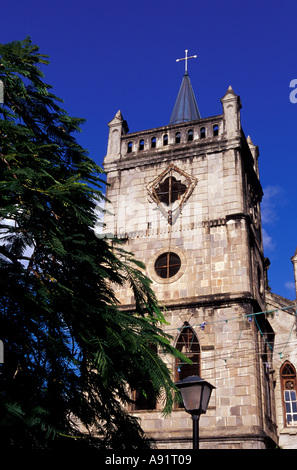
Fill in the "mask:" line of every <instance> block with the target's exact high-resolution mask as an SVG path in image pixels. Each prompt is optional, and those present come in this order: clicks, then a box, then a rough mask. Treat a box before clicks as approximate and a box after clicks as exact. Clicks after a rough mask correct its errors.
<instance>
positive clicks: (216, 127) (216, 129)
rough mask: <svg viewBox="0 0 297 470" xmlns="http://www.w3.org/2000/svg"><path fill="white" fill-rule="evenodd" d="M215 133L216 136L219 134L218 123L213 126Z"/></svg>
mask: <svg viewBox="0 0 297 470" xmlns="http://www.w3.org/2000/svg"><path fill="white" fill-rule="evenodd" d="M213 135H214V136H217V135H219V126H218V125H217V124H215V125H214V126H213Z"/></svg>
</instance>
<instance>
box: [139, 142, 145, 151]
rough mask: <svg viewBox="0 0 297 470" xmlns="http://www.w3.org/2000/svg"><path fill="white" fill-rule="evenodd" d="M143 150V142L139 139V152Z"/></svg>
mask: <svg viewBox="0 0 297 470" xmlns="http://www.w3.org/2000/svg"><path fill="white" fill-rule="evenodd" d="M143 149H144V140H143V139H141V140H140V141H139V150H143Z"/></svg>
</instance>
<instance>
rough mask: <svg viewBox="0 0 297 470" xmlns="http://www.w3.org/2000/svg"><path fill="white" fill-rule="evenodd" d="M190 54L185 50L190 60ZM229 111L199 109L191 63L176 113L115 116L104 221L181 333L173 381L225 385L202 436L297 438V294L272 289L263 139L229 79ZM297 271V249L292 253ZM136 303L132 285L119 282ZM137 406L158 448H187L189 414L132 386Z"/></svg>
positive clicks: (258, 444)
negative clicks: (138, 120) (133, 127)
mask: <svg viewBox="0 0 297 470" xmlns="http://www.w3.org/2000/svg"><path fill="white" fill-rule="evenodd" d="M186 63H187V61H186ZM221 104H222V114H220V115H218V116H210V117H201V116H200V112H199V109H198V106H197V102H196V99H195V95H194V92H193V89H192V86H191V82H190V78H189V75H188V73H187V68H186V71H185V74H184V76H183V78H182V83H181V86H180V90H179V92H178V96H177V99H176V102H175V106H174V108H173V112H172V115H171V118H170V122H169V124H168V125H165V126H164V127H158V128H153V129H146V130H143V131H137V132H132V133H130V132H129V129H128V125H127V122H126V121H125V120H124V119H123V117H122V114H121V112H120V111H119V112H118V113H117V114H116V116H115V117H114V119H113V120H112V121H111V122H109V124H108V125H109V138H108V149H107V155H106V156H105V158H104V169H105V171H106V172H107V182H108V184H109V186H107V194H106V196H107V198H108V199H109V201H110V203H109V204H107V206H106V212H105V220H104V222H105V224H106V226H105V229H104V232H105V233H106V234H107V236H109V235H108V234H111V235H116V236H117V237H118V238H120V239H121V240H122V242H123V247H124V248H125V249H127V250H129V251H132V252H133V253H134V254H135V258H136V259H139V260H141V261H143V262H144V264H145V266H146V274H147V276H148V277H149V278H150V279H151V280H152V282H153V284H152V286H153V289H154V291H155V293H156V295H157V298H158V299H159V301H160V303H161V304H162V305H164V308H165V312H166V319H167V321H168V325H167V326H166V327H165V329H166V331H167V332H168V334H170V335H171V336H172V342H173V344H174V345H175V346H176V347H177V348H178V349H179V350H180V351H182V352H183V353H184V354H186V355H188V356H189V357H190V358H191V359H192V362H193V364H192V365H187V364H182V363H178V362H177V361H176V362H173V360H172V358H168V357H164V361H167V363H168V365H169V367H170V368H171V370H172V375H173V378H174V380H175V381H178V380H181V379H183V378H185V377H187V376H190V375H199V376H200V377H202V378H204V379H206V380H207V381H208V382H210V383H211V384H212V385H214V386H215V387H216V388H215V389H214V391H213V393H212V396H211V400H210V403H209V407H208V410H207V413H206V414H205V415H202V416H201V419H200V448H205V449H220V448H227V449H252V448H254V449H265V448H276V446H281V447H284V448H294V447H297V398H296V393H297V378H296V369H297V353H295V342H296V320H295V314H296V309H295V308H294V305H295V303H296V302H292V301H289V300H287V299H284V298H282V297H279V296H278V295H276V294H273V293H272V292H270V289H269V287H268V268H269V260H268V259H267V258H265V256H264V252H263V238H262V227H261V208H260V203H261V200H262V197H263V191H262V187H261V183H260V179H259V166H258V157H259V151H258V147H257V146H256V145H254V144H253V142H252V140H251V138H250V137H246V136H245V134H244V131H243V129H242V127H241V100H240V97H239V96H238V95H237V94H236V93H235V92H234V91H233V89H232V88H231V86H230V87H229V88H228V90H227V91H226V94H225V95H224V96H223V97H222V98H221ZM292 262H293V265H294V268H295V279H296V278H297V276H296V275H297V252H296V254H295V255H294V256H293V257H292ZM117 295H118V298H119V300H120V302H121V303H122V304H123V305H125V306H127V307H128V308H133V297H132V294H131V292H130V290H129V289H128V288H122V289H121V290H118V292H117ZM135 399H136V401H135V406H134V407H133V410H131V412H133V413H134V414H135V415H137V416H139V417H140V418H141V424H142V427H143V429H144V430H145V431H146V433H147V434H148V435H149V436H151V437H153V438H154V439H155V441H156V445H157V447H158V448H160V449H190V448H191V447H192V420H191V417H190V415H188V414H187V413H186V412H185V411H184V409H183V408H182V407H179V406H178V405H176V406H175V408H174V409H173V411H172V413H171V415H170V416H169V417H166V418H164V417H163V416H162V413H161V408H162V404H160V403H153V402H152V401H151V400H149V397H148V399H146V400H144V399H143V398H142V399H141V397H139V399H137V397H135Z"/></svg>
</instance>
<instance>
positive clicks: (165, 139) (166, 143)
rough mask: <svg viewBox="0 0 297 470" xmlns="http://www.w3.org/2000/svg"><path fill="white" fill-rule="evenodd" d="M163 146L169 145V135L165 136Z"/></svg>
mask: <svg viewBox="0 0 297 470" xmlns="http://www.w3.org/2000/svg"><path fill="white" fill-rule="evenodd" d="M163 145H168V134H165V135H163Z"/></svg>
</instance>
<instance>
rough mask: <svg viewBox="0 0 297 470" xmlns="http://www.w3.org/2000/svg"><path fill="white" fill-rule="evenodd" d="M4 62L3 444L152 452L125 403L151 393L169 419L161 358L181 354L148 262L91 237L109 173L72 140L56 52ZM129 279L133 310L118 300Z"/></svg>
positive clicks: (25, 53) (34, 52)
mask: <svg viewBox="0 0 297 470" xmlns="http://www.w3.org/2000/svg"><path fill="white" fill-rule="evenodd" d="M0 56H1V57H0V80H2V82H3V83H4V97H5V102H4V104H3V105H0V117H1V119H0V269H1V276H0V291H1V299H0V308H1V317H0V337H1V340H2V341H3V343H4V345H5V360H4V364H2V365H0V441H1V445H2V446H7V447H20V448H24V449H25V448H53V447H59V446H60V445H61V446H62V447H63V449H65V448H67V446H73V445H75V446H79V445H80V446H87V445H88V446H96V447H103V448H133V447H135V448H141V447H149V446H150V445H151V442H150V441H149V440H148V439H147V438H146V436H145V435H144V433H143V431H142V429H141V427H140V426H139V423H138V421H137V419H136V418H134V417H133V416H130V415H129V414H128V413H127V412H126V411H125V408H124V405H127V404H129V403H130V402H131V398H130V397H131V393H130V392H131V390H137V391H139V392H140V393H143V394H144V395H146V394H147V393H149V391H150V393H151V390H153V393H154V394H155V396H156V397H158V398H162V399H163V400H164V410H163V411H164V413H165V414H166V413H169V412H170V410H171V408H172V403H173V397H174V394H175V387H174V384H173V382H172V379H171V374H170V370H169V369H168V367H167V365H166V364H165V363H164V362H163V361H162V360H161V359H160V356H159V355H158V353H157V351H158V350H159V351H162V352H164V353H166V354H168V355H169V356H170V357H176V356H180V354H179V353H178V352H177V351H176V350H175V349H174V348H173V347H172V346H171V345H170V341H169V338H168V337H167V336H166V335H165V334H164V333H163V331H162V325H163V324H164V322H165V320H164V316H163V314H162V311H161V308H160V306H159V304H158V302H157V299H156V298H155V295H154V293H153V291H152V289H151V286H150V281H149V280H148V279H147V278H146V277H145V276H144V274H143V270H142V268H143V266H142V265H141V263H139V262H138V261H136V260H135V259H134V258H133V255H132V254H131V253H127V252H124V251H123V250H122V249H121V248H120V247H119V246H118V248H111V245H110V244H109V243H107V241H106V240H104V239H98V238H96V237H95V235H94V230H93V228H92V227H94V225H95V222H96V218H95V213H94V209H95V206H96V204H97V203H98V201H102V200H103V199H104V196H103V193H102V187H103V185H104V181H103V180H102V169H101V168H100V167H99V166H98V165H96V164H95V163H94V161H93V160H92V159H91V158H90V157H89V156H88V153H87V152H86V151H85V150H84V149H83V148H82V147H81V146H80V145H79V144H78V142H77V140H76V138H75V136H74V133H76V132H79V131H80V126H81V125H82V124H83V122H84V121H83V120H82V119H79V118H76V117H70V116H68V114H67V113H66V111H64V110H63V109H62V108H61V107H60V104H61V102H62V100H60V99H58V98H57V97H56V96H54V95H53V94H52V93H51V86H49V85H47V84H45V83H44V81H43V79H44V75H43V73H42V70H41V68H42V67H43V66H45V65H46V64H48V60H47V56H45V55H42V54H40V53H39V48H38V47H37V46H35V45H33V44H32V42H31V40H30V38H26V39H25V40H24V41H22V42H13V43H10V44H5V45H0ZM115 246H117V245H115ZM124 283H128V284H129V286H130V287H131V288H132V290H133V293H134V297H135V310H134V311H126V310H124V309H122V308H121V306H120V305H119V304H118V302H117V299H116V295H115V291H114V289H113V286H115V285H123V284H124ZM183 360H184V361H185V360H186V361H187V359H185V358H184V357H183Z"/></svg>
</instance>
